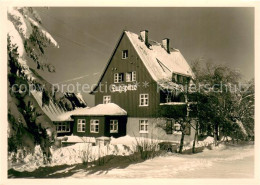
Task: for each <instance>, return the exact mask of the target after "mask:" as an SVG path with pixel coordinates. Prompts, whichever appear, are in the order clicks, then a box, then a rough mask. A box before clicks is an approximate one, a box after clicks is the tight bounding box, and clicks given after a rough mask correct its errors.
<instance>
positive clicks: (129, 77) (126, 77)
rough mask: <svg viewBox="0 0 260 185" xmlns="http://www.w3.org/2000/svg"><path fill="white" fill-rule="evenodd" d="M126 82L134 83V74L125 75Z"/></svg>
mask: <svg viewBox="0 0 260 185" xmlns="http://www.w3.org/2000/svg"><path fill="white" fill-rule="evenodd" d="M125 81H126V82H131V81H132V73H126V74H125Z"/></svg>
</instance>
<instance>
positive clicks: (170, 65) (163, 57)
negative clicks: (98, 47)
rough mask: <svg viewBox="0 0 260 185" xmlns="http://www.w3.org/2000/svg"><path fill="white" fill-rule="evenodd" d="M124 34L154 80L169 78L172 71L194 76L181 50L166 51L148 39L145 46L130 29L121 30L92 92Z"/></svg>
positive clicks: (159, 44)
mask: <svg viewBox="0 0 260 185" xmlns="http://www.w3.org/2000/svg"><path fill="white" fill-rule="evenodd" d="M124 34H126V35H127V37H128V38H129V40H130V42H131V44H132V45H133V47H134V48H135V50H136V52H137V54H138V55H139V57H140V58H141V60H142V62H143V63H144V65H145V67H146V69H147V70H148V72H149V73H150V75H151V77H152V78H153V80H155V81H156V82H160V81H161V80H163V79H168V80H169V79H171V78H172V73H176V74H181V75H184V76H189V77H191V78H195V75H194V73H193V72H192V70H191V68H190V66H189V64H188V63H187V61H186V60H185V58H184V57H183V56H182V54H181V52H180V51H179V50H177V49H172V48H171V49H170V52H169V53H168V52H167V51H166V50H165V49H164V48H163V46H162V44H161V43H158V42H156V41H152V40H149V44H150V46H149V47H147V46H146V45H145V43H144V42H143V41H142V40H141V39H139V36H138V35H137V34H135V33H132V32H130V31H123V32H122V34H121V35H120V38H119V41H118V43H117V45H116V47H115V49H114V51H113V53H112V55H111V57H110V59H109V61H108V63H107V65H106V67H105V69H104V71H103V73H102V75H101V77H100V79H99V81H98V83H97V86H96V87H95V88H94V89H93V91H91V92H90V94H93V92H94V91H95V90H96V89H97V87H98V85H99V83H100V82H101V80H102V79H103V77H104V74H105V72H106V70H107V68H108V66H109V64H110V63H111V61H112V58H113V56H114V54H115V52H116V50H117V48H118V46H119V44H120V41H121V39H122V38H123V35H124Z"/></svg>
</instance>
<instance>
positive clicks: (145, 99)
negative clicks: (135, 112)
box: [139, 94, 149, 107]
mask: <svg viewBox="0 0 260 185" xmlns="http://www.w3.org/2000/svg"><path fill="white" fill-rule="evenodd" d="M142 100H143V101H142ZM139 106H141V107H146V106H149V94H140V95H139Z"/></svg>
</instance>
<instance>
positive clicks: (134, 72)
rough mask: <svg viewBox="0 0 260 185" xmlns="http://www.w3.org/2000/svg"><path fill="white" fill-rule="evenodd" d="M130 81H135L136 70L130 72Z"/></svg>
mask: <svg viewBox="0 0 260 185" xmlns="http://www.w3.org/2000/svg"><path fill="white" fill-rule="evenodd" d="M132 81H133V82H134V81H136V71H133V72H132Z"/></svg>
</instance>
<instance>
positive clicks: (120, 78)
mask: <svg viewBox="0 0 260 185" xmlns="http://www.w3.org/2000/svg"><path fill="white" fill-rule="evenodd" d="M123 81H124V73H115V74H114V83H119V82H123Z"/></svg>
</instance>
